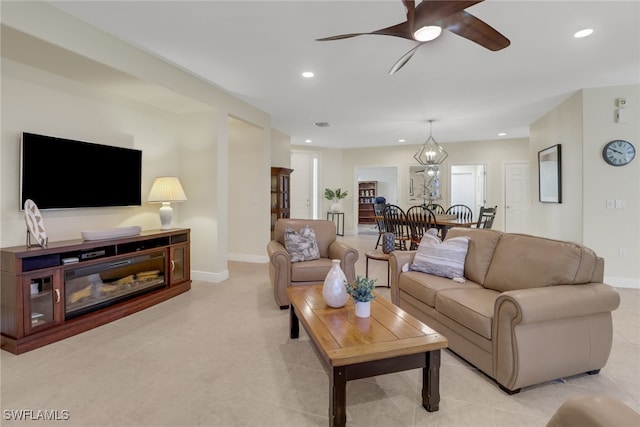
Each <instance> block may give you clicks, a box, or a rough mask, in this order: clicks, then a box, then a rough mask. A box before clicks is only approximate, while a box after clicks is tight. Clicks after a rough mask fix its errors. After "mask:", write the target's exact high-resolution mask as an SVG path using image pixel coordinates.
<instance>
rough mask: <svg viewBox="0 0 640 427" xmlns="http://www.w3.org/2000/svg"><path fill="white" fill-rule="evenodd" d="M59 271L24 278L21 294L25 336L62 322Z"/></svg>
mask: <svg viewBox="0 0 640 427" xmlns="http://www.w3.org/2000/svg"><path fill="white" fill-rule="evenodd" d="M58 276H59V271H54V272H51V274H38V275H31V276H25V277H24V279H23V282H22V283H23V287H22V294H23V299H24V328H25V334H30V333H32V332H35V331H37V330H38V329H40V328H43V327H45V326H51V325H55V324H58V323H60V322H61V321H62V301H61V295H60V278H59V277H58Z"/></svg>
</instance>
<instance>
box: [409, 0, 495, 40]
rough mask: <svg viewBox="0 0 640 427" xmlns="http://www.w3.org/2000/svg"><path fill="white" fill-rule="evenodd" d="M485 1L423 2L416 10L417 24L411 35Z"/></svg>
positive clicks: (425, 0) (412, 28) (437, 0)
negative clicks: (419, 29)
mask: <svg viewBox="0 0 640 427" xmlns="http://www.w3.org/2000/svg"><path fill="white" fill-rule="evenodd" d="M483 1H484V0H459V1H451V0H448V1H447V0H444V1H441V0H422V2H421V3H420V4H419V5H417V6H416V8H415V9H416V12H415V22H414V24H413V26H412V27H411V33H412V34H413V32H414V31H415V30H417V29H418V28H422V27H425V26H429V25H438V21H440V20H442V19H445V18H447V17H448V16H451V15H453V14H455V13H458V12H461V11H463V10H464V9H466V8H468V7H471V6H473V5H474V4H478V3H481V2H483Z"/></svg>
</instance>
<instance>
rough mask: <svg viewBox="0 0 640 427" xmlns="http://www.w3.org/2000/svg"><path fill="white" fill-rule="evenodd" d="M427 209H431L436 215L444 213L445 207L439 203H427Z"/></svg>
mask: <svg viewBox="0 0 640 427" xmlns="http://www.w3.org/2000/svg"><path fill="white" fill-rule="evenodd" d="M427 209H429V210H430V211H431V212H433V213H434V214H435V215H442V214H444V208H443V207H442V205H439V204H437V203H431V204H428V205H427Z"/></svg>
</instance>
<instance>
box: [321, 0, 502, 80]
mask: <svg viewBox="0 0 640 427" xmlns="http://www.w3.org/2000/svg"><path fill="white" fill-rule="evenodd" d="M482 1H484V0H470V1H464V0H458V1H451V0H444V1H438V0H423V1H422V2H421V3H419V4H418V5H417V6H416V2H415V1H414V0H402V3H403V4H404V6H405V8H406V9H407V20H406V21H404V22H401V23H399V24H396V25H392V26H391V27H387V28H382V29H380V30H375V31H371V32H369V33H350V34H342V35H338V36H331V37H325V38H321V39H316V40H317V41H329V40H341V39H347V38H350V37H357V36H363V35H367V34H378V35H382V36H394V37H402V38H405V39H408V40H414V41H417V42H418V45H417V46H415V47H414V48H413V49H411V50H410V51H409V52H407V53H405V54H404V55H402V57H401V58H400V59H398V60H397V61H396V63H395V64H393V67H391V69H390V70H389V74H394V73H395V72H397V71H398V70H400V69H401V68H402V67H403V66H404V65H405V64H406V63H407V62H409V60H410V59H411V57H412V56H413V54H414V53H415V52H416V50H417V49H418V48H419V47H420V46H422V45H423V44H424V43H426V42H428V41H431V40H433V39H435V38H437V37H438V36H439V35H440V33H441V31H442V30H443V29H445V30H448V31H451V32H452V33H454V34H457V35H459V36H461V37H464V38H466V39H468V40H471V41H472V42H474V43H477V44H479V45H480V46H484V47H485V48H487V49H489V50H492V51H497V50H501V49H504V48H505V47H507V46H509V44H511V42H510V41H509V39H508V38H506V37H505V36H503V35H502V34H500V33H499V32H498V31H497V30H496V29H494V28H493V27H492V26H490V25H489V24H487V23H486V22H484V21H483V20H481V19H479V18H476V17H475V16H473V15H471V14H470V13H469V12H465V10H464V9H466V8H468V7H470V6H473V5H474V4H477V3H480V2H482Z"/></svg>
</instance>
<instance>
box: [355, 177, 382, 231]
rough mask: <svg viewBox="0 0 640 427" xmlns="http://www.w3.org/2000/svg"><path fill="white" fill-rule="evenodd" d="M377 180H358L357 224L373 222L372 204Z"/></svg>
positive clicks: (376, 192)
mask: <svg viewBox="0 0 640 427" xmlns="http://www.w3.org/2000/svg"><path fill="white" fill-rule="evenodd" d="M377 189H378V181H361V182H358V224H375V218H374V216H375V215H374V212H373V204H374V203H375V200H376V197H377V196H378V190H377Z"/></svg>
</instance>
